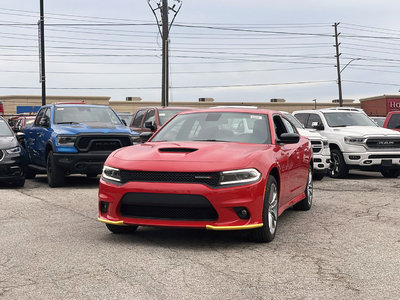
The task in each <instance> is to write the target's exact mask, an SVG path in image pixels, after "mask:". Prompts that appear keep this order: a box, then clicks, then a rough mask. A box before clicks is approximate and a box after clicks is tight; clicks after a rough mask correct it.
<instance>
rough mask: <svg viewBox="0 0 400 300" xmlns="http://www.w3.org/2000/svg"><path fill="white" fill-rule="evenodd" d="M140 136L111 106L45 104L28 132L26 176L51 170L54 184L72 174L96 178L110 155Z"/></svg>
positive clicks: (55, 185)
mask: <svg viewBox="0 0 400 300" xmlns="http://www.w3.org/2000/svg"><path fill="white" fill-rule="evenodd" d="M137 135H138V134H137V133H136V132H134V131H131V130H130V129H129V127H127V126H126V124H124V123H123V121H122V120H121V119H120V118H119V117H118V115H117V114H116V113H115V112H114V111H113V110H112V109H111V108H110V107H108V106H104V105H88V104H78V103H77V104H61V103H60V104H57V103H56V104H49V105H45V106H43V107H41V108H40V110H39V112H38V114H37V116H36V119H35V122H34V124H33V126H32V127H30V128H29V129H27V130H26V131H25V143H26V150H27V153H28V156H29V159H30V163H29V165H28V170H27V174H26V177H27V178H30V179H32V178H34V177H35V175H36V174H43V173H44V174H46V173H47V181H48V184H49V186H50V187H58V186H62V185H64V178H65V175H69V174H86V175H87V176H88V177H95V176H97V175H98V174H100V173H101V172H102V168H103V164H104V162H105V160H106V158H107V157H108V155H109V154H110V153H111V152H112V151H114V150H115V149H118V148H121V147H125V146H130V145H132V143H133V141H134V140H135V139H137Z"/></svg>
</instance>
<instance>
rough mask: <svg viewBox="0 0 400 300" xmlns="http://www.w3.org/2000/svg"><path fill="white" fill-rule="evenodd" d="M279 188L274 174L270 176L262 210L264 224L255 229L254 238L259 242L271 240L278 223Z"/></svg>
mask: <svg viewBox="0 0 400 300" xmlns="http://www.w3.org/2000/svg"><path fill="white" fill-rule="evenodd" d="M278 203H279V189H278V184H277V182H276V179H275V177H274V176H271V175H270V176H269V177H268V180H267V186H266V189H265V195H264V204H263V212H262V220H263V226H262V227H260V228H256V229H254V231H253V235H254V240H255V241H256V242H258V243H269V242H271V241H272V240H273V239H274V237H275V233H276V227H277V224H278Z"/></svg>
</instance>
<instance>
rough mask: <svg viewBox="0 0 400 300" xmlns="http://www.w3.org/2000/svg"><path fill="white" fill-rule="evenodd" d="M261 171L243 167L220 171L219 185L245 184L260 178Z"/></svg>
mask: <svg viewBox="0 0 400 300" xmlns="http://www.w3.org/2000/svg"><path fill="white" fill-rule="evenodd" d="M260 177H261V173H260V172H258V171H257V170H256V169H243V170H232V171H224V172H221V176H220V180H219V185H230V184H247V183H252V182H256V181H258V180H259V179H260Z"/></svg>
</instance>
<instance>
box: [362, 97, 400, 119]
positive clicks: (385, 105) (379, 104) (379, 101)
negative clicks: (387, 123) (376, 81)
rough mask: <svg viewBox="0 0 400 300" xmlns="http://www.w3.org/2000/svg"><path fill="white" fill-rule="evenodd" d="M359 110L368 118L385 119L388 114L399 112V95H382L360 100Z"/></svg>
mask: <svg viewBox="0 0 400 300" xmlns="http://www.w3.org/2000/svg"><path fill="white" fill-rule="evenodd" d="M360 103H361V108H362V109H363V110H364V111H365V112H366V113H367V115H369V116H376V117H386V115H387V114H388V112H391V111H398V110H400V95H383V96H376V97H370V98H364V99H360Z"/></svg>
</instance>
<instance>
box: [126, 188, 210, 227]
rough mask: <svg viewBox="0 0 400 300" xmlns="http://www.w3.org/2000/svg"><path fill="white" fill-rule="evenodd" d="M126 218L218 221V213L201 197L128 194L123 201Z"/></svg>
mask: <svg viewBox="0 0 400 300" xmlns="http://www.w3.org/2000/svg"><path fill="white" fill-rule="evenodd" d="M120 213H121V215H122V216H124V217H128V218H129V217H131V218H144V219H164V220H191V221H209V220H216V219H217V218H218V213H217V212H216V210H215V209H214V207H213V206H212V205H211V203H210V202H209V201H208V199H207V198H205V197H203V196H201V195H186V194H156V193H126V194H125V195H124V196H123V197H122V199H121V207H120Z"/></svg>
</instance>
